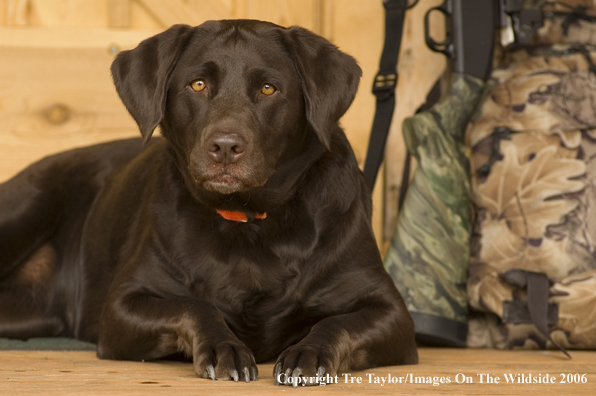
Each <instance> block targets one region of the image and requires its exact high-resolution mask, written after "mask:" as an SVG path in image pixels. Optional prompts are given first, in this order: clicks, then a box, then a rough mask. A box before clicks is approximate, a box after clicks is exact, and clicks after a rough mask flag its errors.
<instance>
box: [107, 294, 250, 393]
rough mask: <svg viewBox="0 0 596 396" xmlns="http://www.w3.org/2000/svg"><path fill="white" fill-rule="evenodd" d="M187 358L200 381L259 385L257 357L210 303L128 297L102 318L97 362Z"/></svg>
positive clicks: (109, 305) (110, 307)
mask: <svg viewBox="0 0 596 396" xmlns="http://www.w3.org/2000/svg"><path fill="white" fill-rule="evenodd" d="M176 352H182V353H184V354H186V355H187V356H189V357H190V356H192V358H193V365H194V370H195V372H196V373H197V375H198V376H199V377H203V378H211V379H214V380H215V379H218V380H229V379H232V380H234V381H238V380H239V379H243V380H245V381H246V382H248V381H250V380H251V379H252V380H253V381H254V380H256V379H257V373H258V372H257V365H256V363H255V359H254V356H253V353H252V351H251V350H250V349H249V348H248V347H246V345H244V344H243V343H242V342H241V341H240V340H238V338H237V337H236V335H235V334H234V333H233V332H232V331H231V330H230V328H229V327H228V325H227V323H226V322H225V320H224V319H223V317H222V315H221V314H220V313H219V311H218V310H217V309H216V308H215V307H214V306H213V305H212V304H210V303H208V302H206V301H202V300H199V299H193V298H177V299H164V298H158V297H154V296H150V295H143V294H137V293H135V294H129V295H127V296H125V297H123V298H118V299H111V300H108V302H107V303H106V305H105V307H104V311H103V313H102V317H101V323H100V330H99V342H98V348H97V354H98V357H100V358H102V359H123V360H149V359H157V358H161V357H165V356H168V355H172V354H174V353H176Z"/></svg>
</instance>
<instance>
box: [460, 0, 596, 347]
mask: <svg viewBox="0 0 596 396" xmlns="http://www.w3.org/2000/svg"><path fill="white" fill-rule="evenodd" d="M557 3H567V4H569V5H573V6H580V5H584V6H588V7H590V12H594V11H595V10H596V1H581V0H566V1H558V2H557ZM595 15H596V14H595ZM595 32H596V30H595ZM594 37H595V38H596V35H595V36H594ZM511 59H514V62H513V63H511V64H510V65H509V66H506V67H502V68H499V69H496V70H495V71H494V72H493V74H492V78H491V81H490V83H489V88H488V89H487V90H486V92H485V98H484V101H483V104H482V106H480V108H479V109H478V111H477V113H476V115H475V116H474V118H473V120H472V122H471V123H470V124H469V125H468V129H467V133H466V139H467V143H468V145H469V147H470V148H471V188H472V196H473V197H472V199H473V202H474V205H475V207H476V209H477V210H476V220H475V226H474V231H473V236H472V249H471V260H470V271H469V278H468V298H469V303H470V308H471V310H472V315H471V316H472V318H471V320H470V321H469V333H468V345H469V346H472V347H496V348H507V349H512V348H526V349H527V348H532V349H536V348H540V349H543V348H552V347H553V345H552V343H550V342H549V341H547V340H545V338H544V337H542V336H541V335H540V334H539V333H538V331H537V330H536V327H535V326H534V325H533V324H532V323H527V324H526V323H521V324H514V323H503V320H502V319H503V303H504V301H510V300H521V301H525V300H526V298H527V296H526V292H525V290H523V289H520V288H516V287H514V286H511V285H509V284H508V283H506V282H505V281H503V280H502V279H501V278H500V277H499V275H500V274H502V273H504V272H505V271H507V270H510V269H521V270H527V271H533V272H541V273H545V274H546V275H547V276H548V278H549V280H550V282H551V287H550V294H549V303H556V304H558V322H556V324H555V325H554V326H551V327H550V331H551V333H550V334H551V337H552V339H553V340H554V341H555V342H557V343H558V344H559V345H561V346H562V347H564V348H566V349H593V348H596V67H595V66H594V64H595V63H596V50H595V49H594V48H592V47H589V46H585V45H581V46H560V45H559V46H550V47H548V49H544V47H542V48H541V49H539V50H537V49H536V48H534V49H532V48H530V49H526V50H523V51H519V52H517V53H515V54H513V55H512V56H511Z"/></svg>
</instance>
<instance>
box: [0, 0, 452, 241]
mask: <svg viewBox="0 0 596 396" xmlns="http://www.w3.org/2000/svg"><path fill="white" fill-rule="evenodd" d="M438 2H439V1H437V0H421V1H420V4H418V5H417V6H416V8H415V9H414V10H413V11H409V12H408V20H407V22H406V28H405V32H404V43H403V46H402V47H403V50H402V57H401V61H400V70H401V77H400V79H401V80H400V82H401V85H400V88H399V95H400V100H399V108H398V112H397V115H396V119H395V122H394V127H393V130H392V136H391V138H390V141H389V153H390V155H389V156H388V167H387V173H386V175H387V178H388V179H387V185H388V189H387V190H386V191H387V194H385V190H384V188H383V184H384V183H383V181H384V180H383V178H381V179H380V180H379V181H378V182H377V186H378V187H377V188H376V189H375V193H374V207H375V211H374V229H375V233H376V235H377V238H378V240H379V244H380V245H381V244H382V243H381V240H382V225H383V219H384V217H385V216H387V217H388V218H389V219H391V218H392V217H393V218H394V217H395V214H396V213H395V210H387V211H386V212H387V213H386V214H384V211H383V204H384V201H386V202H387V207H388V208H390V207H394V206H395V204H394V202H392V200H395V194H394V191H396V188H397V186H398V185H399V178H400V177H401V173H400V170H401V162H402V160H401V158H402V156H403V143H402V139H401V133H400V125H401V120H402V119H403V117H404V116H405V115H408V114H411V113H412V112H413V110H414V109H415V108H416V107H418V105H419V104H420V103H421V102H422V99H423V98H424V96H425V92H426V90H427V89H428V88H429V87H430V84H432V82H433V81H434V79H435V76H436V74H437V73H438V72H440V70H441V69H442V66H443V63H442V60H441V59H440V57H439V56H437V55H435V54H431V53H430V52H429V51H427V50H425V48H424V47H423V44H422V36H421V32H422V15H423V13H424V12H425V11H426V9H428V8H429V7H430V5H432V4H436V3H438ZM225 18H253V19H262V20H269V21H272V22H274V23H277V24H280V25H284V26H290V25H301V26H304V27H306V28H308V29H311V30H313V31H314V32H316V33H319V34H321V35H324V36H325V37H327V38H328V39H330V40H331V41H333V42H334V43H335V44H337V45H338V46H339V47H340V48H341V49H342V50H344V51H346V52H348V53H350V54H352V55H353V56H354V57H356V59H358V61H359V62H360V64H361V66H362V68H363V71H364V76H363V79H362V83H361V88H360V91H359V94H358V96H357V97H356V100H355V102H354V104H353V106H352V107H351V109H350V110H349V111H348V113H347V114H346V116H345V117H344V118H343V119H342V125H343V126H344V128H345V130H346V133H347V134H348V138H349V139H350V141H351V143H352V145H353V147H354V151H355V153H356V156H357V158H358V160H359V162H360V163H361V164H362V163H363V161H364V156H365V154H366V148H367V144H368V134H369V131H370V127H371V125H372V119H373V115H374V97H373V96H372V94H371V93H370V86H371V83H372V80H373V78H374V75H375V73H376V71H377V65H378V60H379V57H380V53H381V48H382V40H383V34H384V32H383V28H384V15H383V8H382V2H381V0H369V1H363V0H168V1H163V0H0V181H2V180H6V179H8V178H9V177H11V176H12V175H14V174H15V173H16V172H17V171H18V170H19V169H21V168H23V167H24V166H26V165H27V164H29V163H31V162H33V161H35V160H37V159H39V158H41V157H43V156H45V155H47V154H50V153H54V152H58V151H62V150H65V149H68V148H71V147H78V146H84V145H88V144H92V143H96V142H100V141H107V140H112V139H117V138H121V137H128V136H135V135H137V129H136V126H135V124H134V122H133V121H132V119H131V118H130V116H129V115H128V113H127V112H126V110H125V109H124V106H123V105H122V104H121V103H120V101H119V99H118V97H117V95H116V93H115V91H114V88H113V86H112V82H111V78H110V74H109V66H110V63H111V62H112V60H113V59H114V56H115V55H116V54H117V53H118V51H120V50H123V49H129V48H133V47H134V46H135V45H136V44H137V43H138V42H139V41H141V40H142V39H144V38H146V37H148V36H151V35H153V34H155V33H158V32H159V31H162V30H163V29H165V28H167V27H169V26H170V25H172V24H175V23H187V24H190V25H197V24H200V23H202V22H203V21H205V20H209V19H225ZM433 56H435V57H436V58H433ZM388 224H391V220H389V221H388ZM389 228H390V227H389ZM389 228H388V229H389Z"/></svg>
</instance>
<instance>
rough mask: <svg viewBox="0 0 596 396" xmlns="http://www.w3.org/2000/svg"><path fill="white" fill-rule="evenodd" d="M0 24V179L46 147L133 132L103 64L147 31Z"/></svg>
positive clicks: (58, 148) (56, 149)
mask: <svg viewBox="0 0 596 396" xmlns="http://www.w3.org/2000/svg"><path fill="white" fill-rule="evenodd" d="M51 33H52V34H49V32H48V31H47V30H46V29H37V30H36V29H27V30H20V29H9V28H2V29H0V59H4V60H8V61H6V62H2V63H0V125H1V128H0V180H5V179H7V178H8V177H10V176H11V175H13V174H14V173H16V172H17V171H18V170H20V169H21V168H23V167H24V166H26V165H27V164H29V163H31V162H32V161H34V160H37V159H39V158H41V157H43V156H45V155H47V154H50V153H55V152H59V151H63V150H66V149H68V148H72V147H78V146H84V145H88V144H93V143H96V142H100V141H107V140H112V139H117V138H121V137H125V136H136V135H137V134H138V132H137V127H136V124H135V123H134V121H133V120H132V118H131V117H130V116H129V115H128V113H127V112H126V109H125V108H124V106H123V105H122V103H121V102H120V100H119V98H118V96H117V94H116V92H115V90H114V88H113V84H112V81H111V77H110V72H109V67H110V64H111V62H112V60H113V58H114V56H115V52H114V51H115V50H117V49H126V48H132V47H134V46H135V45H136V44H137V43H138V41H140V40H141V39H142V38H144V37H147V36H149V35H151V34H153V33H154V32H138V31H135V32H130V33H127V34H123V33H114V32H112V31H108V30H96V31H90V30H88V29H85V31H84V34H81V32H80V31H78V30H77V29H62V30H60V29H58V30H52V32H51Z"/></svg>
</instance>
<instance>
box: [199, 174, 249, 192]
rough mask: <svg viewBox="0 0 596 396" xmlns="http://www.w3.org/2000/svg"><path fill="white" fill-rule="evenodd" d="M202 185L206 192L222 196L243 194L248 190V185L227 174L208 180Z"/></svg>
mask: <svg viewBox="0 0 596 396" xmlns="http://www.w3.org/2000/svg"><path fill="white" fill-rule="evenodd" d="M202 185H203V188H205V189H206V190H209V191H214V192H218V193H221V194H231V193H235V192H242V191H246V190H247V189H248V188H247V186H246V183H244V182H243V181H242V180H240V179H238V178H237V177H235V176H233V175H231V174H229V173H227V172H224V173H221V174H219V175H216V176H213V177H210V178H208V179H206V180H205V181H203V183H202Z"/></svg>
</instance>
